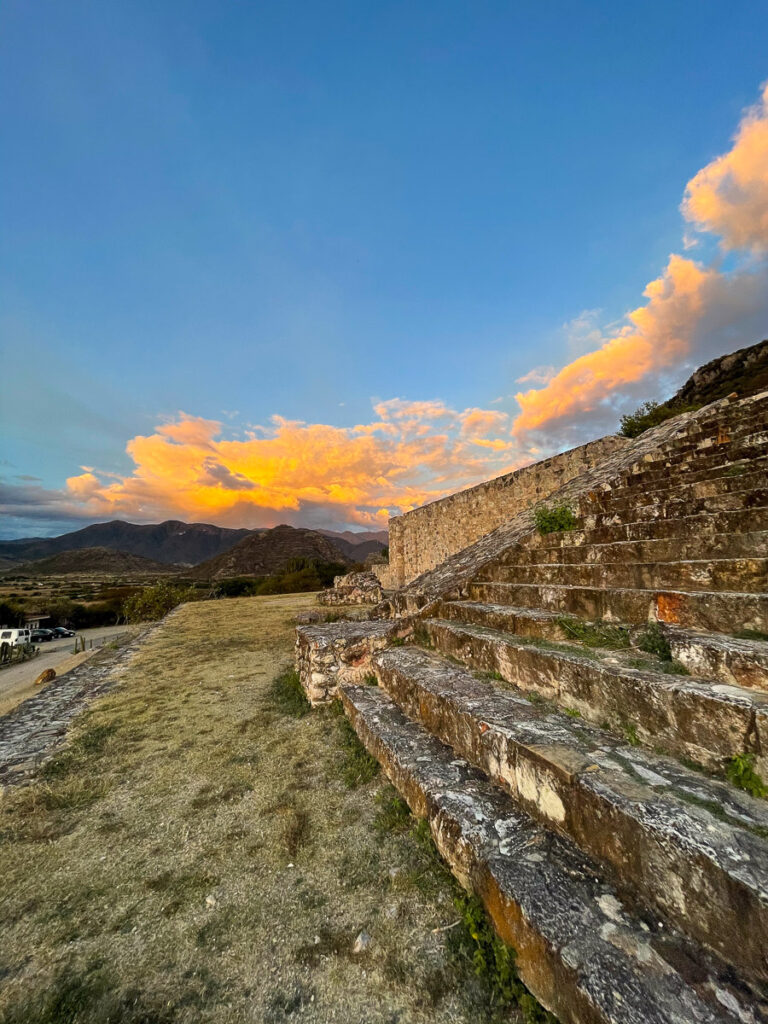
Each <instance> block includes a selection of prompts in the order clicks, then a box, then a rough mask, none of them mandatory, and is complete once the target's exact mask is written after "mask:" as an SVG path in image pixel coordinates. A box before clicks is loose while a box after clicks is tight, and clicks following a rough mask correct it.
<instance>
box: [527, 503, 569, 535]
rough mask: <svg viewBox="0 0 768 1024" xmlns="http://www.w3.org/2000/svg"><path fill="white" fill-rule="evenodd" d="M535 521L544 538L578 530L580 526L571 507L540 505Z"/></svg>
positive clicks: (534, 514) (535, 511) (534, 517)
mask: <svg viewBox="0 0 768 1024" xmlns="http://www.w3.org/2000/svg"><path fill="white" fill-rule="evenodd" d="M533 519H534V522H535V523H536V529H537V530H538V531H539V533H540V534H541V535H542V536H545V535H546V534H548V533H560V532H561V531H563V530H576V529H578V526H579V521H578V519H577V518H576V516H575V515H574V512H573V509H572V508H571V507H570V506H569V505H539V507H538V508H537V509H535V510H534V513H533Z"/></svg>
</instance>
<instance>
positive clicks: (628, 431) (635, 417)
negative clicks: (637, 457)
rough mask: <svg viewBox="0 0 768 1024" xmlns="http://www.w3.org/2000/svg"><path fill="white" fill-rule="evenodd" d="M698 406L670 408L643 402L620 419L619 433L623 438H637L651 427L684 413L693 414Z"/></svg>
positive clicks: (655, 403) (665, 404)
mask: <svg viewBox="0 0 768 1024" xmlns="http://www.w3.org/2000/svg"><path fill="white" fill-rule="evenodd" d="M700 408H701V406H700V405H680V406H671V405H670V404H669V403H668V402H665V403H663V404H659V403H658V402H643V404H642V405H641V406H640V408H639V409H635V411H634V412H631V413H628V414H627V415H626V416H622V417H621V428H620V430H619V433H620V434H622V435H623V436H624V437H639V435H640V434H642V433H644V432H645V431H646V430H650V429H651V427H658V425H659V424H660V423H664V421H665V420H669V419H671V418H672V417H673V416H679V415H680V414H681V413H684V412H695V411H696V410H697V409H700Z"/></svg>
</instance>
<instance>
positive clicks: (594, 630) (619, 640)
mask: <svg viewBox="0 0 768 1024" xmlns="http://www.w3.org/2000/svg"><path fill="white" fill-rule="evenodd" d="M557 624H558V626H559V627H560V629H562V631H563V632H564V633H565V635H566V637H567V638H568V639H569V640H575V641H576V642H577V643H580V644H584V646H585V647H603V648H605V649H606V650H610V651H619V650H624V649H625V648H627V647H629V646H630V639H629V630H628V629H625V628H623V627H622V626H611V625H609V624H608V623H605V622H582V621H581V620H580V619H573V618H570V617H567V616H561V617H560V618H558V620H557Z"/></svg>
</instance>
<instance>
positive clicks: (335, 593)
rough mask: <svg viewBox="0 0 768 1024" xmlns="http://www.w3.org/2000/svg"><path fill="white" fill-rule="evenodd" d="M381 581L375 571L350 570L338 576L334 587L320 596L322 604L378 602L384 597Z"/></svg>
mask: <svg viewBox="0 0 768 1024" xmlns="http://www.w3.org/2000/svg"><path fill="white" fill-rule="evenodd" d="M382 596H383V595H382V589H381V582H380V581H379V578H378V576H377V575H376V573H374V572H348V573H347V574H346V576H336V577H335V579H334V581H333V587H331V588H329V589H328V590H324V591H323V592H322V593H321V594H320V596H319V597H318V601H319V602H320V604H325V605H350V604H378V603H379V602H380V601H381V599H382Z"/></svg>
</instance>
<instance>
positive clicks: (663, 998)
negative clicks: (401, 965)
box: [340, 393, 768, 1024]
mask: <svg viewBox="0 0 768 1024" xmlns="http://www.w3.org/2000/svg"><path fill="white" fill-rule="evenodd" d="M767 468H768V393H765V394H762V395H757V396H754V397H753V398H749V399H744V400H741V401H733V400H724V401H721V402H717V403H714V404H713V405H711V406H708V407H706V408H705V409H702V410H700V411H699V412H698V413H693V414H685V415H683V416H680V417H677V418H676V419H675V420H672V421H670V422H668V423H667V424H663V425H662V426H661V427H659V428H656V429H655V430H654V431H649V432H647V434H644V435H642V436H641V437H640V438H638V439H636V441H635V442H633V443H632V445H630V446H629V447H628V449H627V450H625V451H622V452H619V453H617V454H616V455H615V456H612V457H611V459H609V460H607V464H606V465H603V466H598V467H596V468H595V469H594V470H593V471H591V472H589V473H585V474H584V475H583V477H582V478H580V479H577V480H574V481H571V482H570V483H569V484H567V485H566V486H565V487H564V488H562V489H561V491H560V492H558V494H556V495H555V496H553V498H552V499H550V500H551V501H552V502H564V503H566V504H568V505H569V506H570V507H571V508H572V510H573V512H574V513H575V515H576V520H577V526H576V528H575V529H572V530H568V531H564V532H559V533H551V534H548V535H545V536H542V535H540V534H539V533H538V532H537V531H536V530H535V528H534V526H533V516H532V513H531V512H530V511H526V512H524V513H521V514H520V515H518V516H517V517H515V519H514V520H513V521H511V522H510V524H509V526H508V527H502V528H500V529H499V530H497V531H494V533H493V534H491V535H489V536H488V537H486V538H484V539H483V540H482V541H480V542H478V543H477V544H476V545H473V546H472V548H471V549H467V550H466V551H464V552H461V553H460V554H459V555H457V556H455V557H454V558H453V559H451V560H449V562H447V563H446V564H445V565H444V566H441V567H438V569H436V570H434V571H433V572H432V573H428V574H425V576H424V577H422V578H420V579H419V580H417V581H414V583H413V584H412V585H410V586H409V587H407V588H405V590H404V591H402V592H401V593H400V594H398V595H395V597H394V599H393V600H392V602H391V604H390V605H389V607H388V609H387V610H388V611H389V613H390V615H392V616H393V617H394V618H395V620H396V621H397V622H398V623H399V624H400V628H399V630H398V631H397V632H395V631H391V632H390V633H389V634H388V640H387V644H388V645H387V646H384V648H383V649H378V650H376V651H375V652H374V653H372V655H371V658H370V668H371V669H372V671H373V673H374V674H375V676H376V679H377V681H378V686H377V687H374V686H370V685H341V686H340V694H341V699H342V702H343V705H344V708H345V711H346V713H347V715H348V716H349V718H350V720H351V721H352V723H353V725H354V727H355V729H356V730H357V732H358V735H359V736H360V738H361V740H362V741H363V743H364V744H365V745H366V747H367V748H368V749H369V750H370V751H371V752H372V753H373V754H374V755H375V756H376V757H377V758H378V759H379V760H380V761H381V763H382V765H383V766H384V769H385V771H386V772H387V774H388V775H389V777H390V778H391V779H392V781H393V783H394V784H395V786H396V787H397V788H398V789H399V790H400V791H401V793H402V794H403V796H404V797H405V799H406V800H407V801H408V803H409V805H410V806H411V809H412V810H413V811H414V813H415V814H417V815H419V816H422V817H425V818H426V819H427V820H428V821H429V824H430V827H431V830H432V834H433V837H434V839H435V842H436V844H437V846H438V848H439V849H440V851H441V853H442V855H443V856H444V858H445V859H446V860H447V862H448V863H449V864H450V865H451V867H452V869H453V871H454V873H455V874H456V876H457V877H458V878H459V879H460V880H461V882H462V883H463V884H464V885H465V886H466V887H467V888H469V889H472V890H473V891H474V892H476V893H477V894H478V895H479V896H480V897H481V898H482V899H483V901H484V903H485V905H486V908H487V910H488V912H489V914H490V916H491V918H492V920H493V921H494V924H495V926H496V928H497V930H498V931H499V933H500V934H501V936H502V937H503V938H504V939H505V940H506V941H508V942H509V943H510V944H511V945H512V946H513V947H514V948H515V949H516V951H517V958H518V966H519V970H520V974H521V976H522V978H523V980H524V981H525V982H526V984H527V985H528V987H529V988H530V989H531V991H532V992H533V993H534V994H535V995H536V996H537V998H538V999H539V1000H540V1001H541V1002H542V1003H543V1005H544V1006H546V1007H547V1008H548V1009H550V1010H551V1011H552V1012H553V1013H554V1014H556V1015H557V1016H558V1017H559V1019H560V1020H561V1021H562V1022H563V1024H565V1022H574V1024H575V1022H578V1024H586V1022H590V1024H591V1022H613V1024H634V1022H637V1024H640V1022H643V1024H648V1022H654V1024H655V1022H659V1024H661V1022H665V1024H672V1022H676V1024H689V1022H691V1024H692V1022H699V1021H701V1022H703V1021H712V1022H714V1021H729V1022H737V1021H738V1022H754V1021H765V1020H768V800H765V799H761V798H759V791H760V780H759V778H757V777H756V776H755V775H754V774H751V773H755V772H756V773H758V775H761V776H762V777H763V778H764V779H766V780H768V472H767ZM449 563H450V564H449ZM398 616H400V617H399V618H398ZM405 624H407V627H408V629H409V630H410V639H409V640H408V641H407V642H406V643H405V644H403V643H402V641H401V640H397V639H393V638H394V637H396V636H397V635H400V636H403V634H404V633H405V632H407V630H406V629H405ZM737 778H739V779H741V780H742V784H744V785H747V786H748V788H751V790H752V791H753V794H754V795H750V793H749V792H745V791H744V789H743V788H737V786H736V785H734V784H733V781H729V779H730V780H736V779H737Z"/></svg>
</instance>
